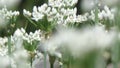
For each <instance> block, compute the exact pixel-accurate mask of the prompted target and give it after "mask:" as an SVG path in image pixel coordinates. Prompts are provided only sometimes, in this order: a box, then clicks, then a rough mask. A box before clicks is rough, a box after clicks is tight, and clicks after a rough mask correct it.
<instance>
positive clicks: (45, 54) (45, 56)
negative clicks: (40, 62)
mask: <svg viewBox="0 0 120 68" xmlns="http://www.w3.org/2000/svg"><path fill="white" fill-rule="evenodd" d="M44 68H46V52H45V53H44Z"/></svg>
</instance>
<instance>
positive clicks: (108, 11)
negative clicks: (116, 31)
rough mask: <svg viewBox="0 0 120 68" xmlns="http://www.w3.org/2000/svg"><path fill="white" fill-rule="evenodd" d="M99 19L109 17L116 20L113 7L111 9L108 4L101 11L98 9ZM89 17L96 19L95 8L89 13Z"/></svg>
mask: <svg viewBox="0 0 120 68" xmlns="http://www.w3.org/2000/svg"><path fill="white" fill-rule="evenodd" d="M98 11H99V12H98V14H97V15H98V19H99V20H103V19H109V20H114V14H115V13H114V12H112V9H109V7H108V6H104V10H102V11H100V10H99V9H98ZM89 19H91V20H95V10H92V11H91V12H90V15H89Z"/></svg>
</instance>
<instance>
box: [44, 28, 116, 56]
mask: <svg viewBox="0 0 120 68" xmlns="http://www.w3.org/2000/svg"><path fill="white" fill-rule="evenodd" d="M114 36H115V33H114V32H112V31H110V32H107V31H106V30H105V29H104V27H103V26H102V27H101V26H95V27H92V28H91V27H90V28H85V29H83V30H77V31H76V30H74V29H63V30H60V31H59V32H58V33H57V34H55V35H54V36H53V37H51V39H49V40H48V41H47V42H46V46H45V49H46V50H47V51H48V52H49V53H50V54H53V55H54V54H55V53H56V51H57V50H59V51H60V52H61V50H62V48H61V47H63V48H66V49H68V50H70V53H71V54H72V55H73V56H74V57H78V56H82V54H85V53H86V52H89V51H91V50H94V49H104V48H106V47H108V46H110V45H111V43H112V42H113V40H114Z"/></svg>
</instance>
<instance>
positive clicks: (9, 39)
mask: <svg viewBox="0 0 120 68" xmlns="http://www.w3.org/2000/svg"><path fill="white" fill-rule="evenodd" d="M8 55H9V57H11V38H10V37H8ZM9 61H10V66H9V68H11V59H9Z"/></svg>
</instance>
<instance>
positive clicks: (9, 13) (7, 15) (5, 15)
mask: <svg viewBox="0 0 120 68" xmlns="http://www.w3.org/2000/svg"><path fill="white" fill-rule="evenodd" d="M18 15H19V11H11V10H10V11H9V10H8V9H7V8H6V7H4V8H2V9H1V10H0V17H3V19H11V18H12V17H14V16H18Z"/></svg>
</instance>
